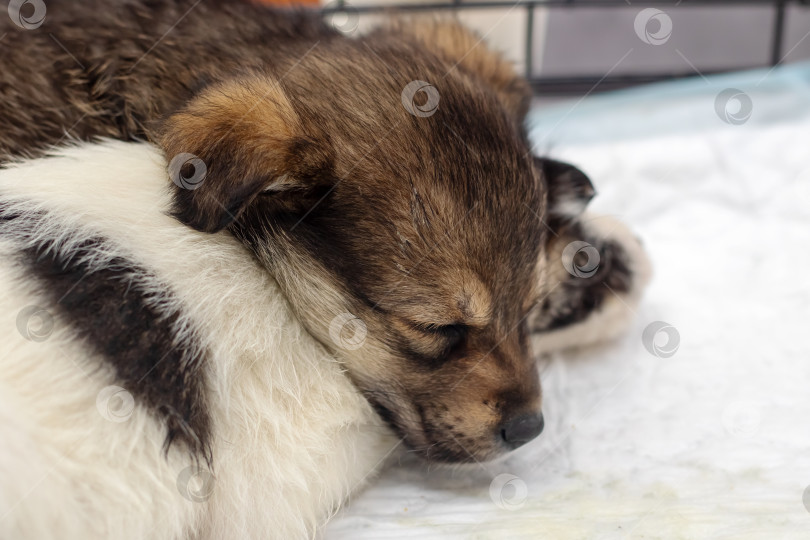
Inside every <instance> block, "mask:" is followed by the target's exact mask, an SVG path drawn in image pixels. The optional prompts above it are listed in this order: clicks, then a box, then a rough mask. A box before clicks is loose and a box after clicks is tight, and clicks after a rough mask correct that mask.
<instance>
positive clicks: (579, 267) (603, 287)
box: [529, 213, 651, 352]
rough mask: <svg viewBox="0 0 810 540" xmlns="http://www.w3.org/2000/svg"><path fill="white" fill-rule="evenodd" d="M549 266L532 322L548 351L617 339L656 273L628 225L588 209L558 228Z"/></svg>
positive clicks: (536, 338) (540, 348) (538, 343)
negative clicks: (652, 275) (544, 291)
mask: <svg viewBox="0 0 810 540" xmlns="http://www.w3.org/2000/svg"><path fill="white" fill-rule="evenodd" d="M546 269H547V270H546V281H547V283H546V284H545V290H546V291H547V293H546V296H545V298H544V300H543V301H542V302H541V303H540V305H539V306H538V308H537V309H536V310H535V312H534V313H533V314H532V316H531V319H530V325H529V326H530V330H531V331H532V332H533V334H534V335H533V338H532V341H533V343H534V345H535V348H536V350H538V351H542V352H547V351H550V350H555V349H562V348H568V347H574V346H577V347H581V346H587V345H592V344H595V343H598V342H601V341H605V340H608V339H611V338H614V337H616V336H617V335H618V334H620V333H621V332H622V331H623V330H624V329H625V328H626V327H627V325H628V323H629V321H630V320H631V318H632V317H633V315H634V313H635V309H636V306H637V305H638V301H639V299H640V297H641V293H642V291H643V290H644V288H645V286H646V285H647V283H648V282H649V279H650V274H651V268H650V262H649V259H648V258H647V255H646V254H645V252H644V250H643V249H642V247H641V243H640V242H639V240H638V238H637V237H636V236H635V235H634V234H633V233H632V232H631V231H630V230H629V229H628V228H627V227H626V226H625V225H624V224H623V223H621V222H619V221H617V220H616V219H614V218H612V217H608V216H596V215H591V214H588V213H585V214H582V215H581V216H579V217H577V218H576V219H573V220H571V221H569V222H568V223H566V224H564V225H562V226H560V227H559V228H558V229H557V230H556V231H555V232H554V235H552V238H551V241H550V243H549V247H548V250H547V266H546Z"/></svg>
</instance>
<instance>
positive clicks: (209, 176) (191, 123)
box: [159, 76, 333, 232]
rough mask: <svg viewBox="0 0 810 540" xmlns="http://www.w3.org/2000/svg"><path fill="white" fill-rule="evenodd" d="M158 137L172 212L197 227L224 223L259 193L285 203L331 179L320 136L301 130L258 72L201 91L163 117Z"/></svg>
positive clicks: (281, 96) (210, 228)
mask: <svg viewBox="0 0 810 540" xmlns="http://www.w3.org/2000/svg"><path fill="white" fill-rule="evenodd" d="M159 140H160V143H161V144H162V146H163V149H164V150H165V152H166V158H167V159H168V161H169V176H170V178H171V179H172V181H173V182H174V184H175V185H176V186H177V187H176V191H175V195H174V202H173V207H172V214H173V215H174V216H175V217H176V218H177V219H179V220H180V221H182V222H183V223H185V224H187V225H189V226H191V227H193V228H195V229H197V230H200V231H204V232H216V231H219V230H221V229H223V228H224V227H226V226H228V225H229V224H230V223H232V222H233V221H234V220H236V219H237V218H238V217H239V215H240V214H241V213H242V212H243V211H244V210H245V208H247V207H248V206H249V205H250V204H251V203H252V202H253V201H254V200H255V199H256V198H257V197H258V196H260V195H267V196H269V197H273V198H276V199H278V202H279V204H280V205H282V204H283V205H285V207H287V208H289V206H290V204H291V201H293V205H294V201H295V200H296V198H300V199H301V200H304V199H306V196H305V194H306V193H307V192H309V191H311V190H313V189H314V188H317V187H318V186H319V185H322V184H323V183H329V182H331V180H332V174H331V168H332V163H333V155H332V150H331V145H330V144H329V142H328V140H326V139H325V138H324V137H323V136H313V135H312V134H307V133H305V130H304V127H303V125H302V122H301V119H300V117H299V115H298V114H297V113H296V111H295V110H294V108H293V105H292V104H291V103H290V100H289V99H288V97H287V96H286V94H285V93H284V91H283V89H282V88H281V86H280V85H279V84H278V82H276V81H274V80H272V79H270V78H268V77H265V76H251V77H246V78H242V79H234V80H231V81H226V82H223V83H219V84H216V85H213V86H211V87H208V88H206V89H205V90H203V91H202V92H201V93H200V94H198V95H197V96H195V97H194V98H193V99H192V100H191V101H190V102H189V103H188V105H186V106H185V107H184V108H183V109H182V110H180V111H179V112H177V113H175V114H174V115H172V116H171V117H169V119H168V120H167V121H166V122H165V124H164V125H163V128H162V130H161V135H160V139H159Z"/></svg>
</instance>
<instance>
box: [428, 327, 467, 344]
mask: <svg viewBox="0 0 810 540" xmlns="http://www.w3.org/2000/svg"><path fill="white" fill-rule="evenodd" d="M424 330H425V332H427V333H431V334H434V335H438V336H441V337H442V339H444V340H445V344H446V346H447V348H450V349H452V348H453V347H455V346H456V345H458V344H459V343H461V340H463V339H464V337H465V336H466V335H467V331H468V330H469V329H468V328H467V326H465V325H463V324H461V323H455V324H444V325H437V326H429V327H425V328H424Z"/></svg>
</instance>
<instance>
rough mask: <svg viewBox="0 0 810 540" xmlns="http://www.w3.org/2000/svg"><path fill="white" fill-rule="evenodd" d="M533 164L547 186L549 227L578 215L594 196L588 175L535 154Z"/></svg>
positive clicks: (558, 225)
mask: <svg viewBox="0 0 810 540" xmlns="http://www.w3.org/2000/svg"><path fill="white" fill-rule="evenodd" d="M534 163H535V167H537V168H538V169H539V170H540V171H542V172H543V175H544V176H545V178H546V183H547V185H548V216H549V226H550V227H552V228H553V229H557V228H558V227H560V226H562V225H564V224H566V223H568V222H570V221H572V220H574V219H576V218H578V217H579V216H580V215H582V213H583V212H584V211H585V208H586V207H587V206H588V203H589V202H591V199H593V198H594V196H595V195H596V190H595V189H594V187H593V184H592V183H591V180H590V178H588V176H587V175H586V174H585V173H584V172H582V171H581V170H579V169H577V168H576V167H574V166H573V165H570V164H568V163H563V162H562V161H556V160H553V159H548V158H541V157H535V158H534Z"/></svg>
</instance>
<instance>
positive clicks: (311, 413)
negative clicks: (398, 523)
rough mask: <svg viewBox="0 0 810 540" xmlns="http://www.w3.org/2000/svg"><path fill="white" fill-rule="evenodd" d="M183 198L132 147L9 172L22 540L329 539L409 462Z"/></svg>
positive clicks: (10, 412)
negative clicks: (178, 203) (374, 477)
mask: <svg viewBox="0 0 810 540" xmlns="http://www.w3.org/2000/svg"><path fill="white" fill-rule="evenodd" d="M89 164H92V166H91V165H89ZM166 178H167V176H166V163H165V160H164V158H163V156H162V155H161V153H160V152H159V151H158V150H156V149H155V148H154V147H152V146H150V145H147V144H136V143H123V142H104V143H102V144H84V145H81V146H78V147H74V148H69V149H65V150H62V151H59V152H58V154H56V155H55V156H53V157H49V158H46V159H41V160H34V161H29V162H23V163H20V164H16V165H12V166H10V168H8V169H6V170H3V171H0V441H2V443H0V538H2V539H49V538H54V539H56V538H59V539H73V538H76V539H82V540H84V539H92V538H115V539H116V540H124V539H128V538H133V539H135V538H139V539H141V538H150V539H158V538H166V539H173V538H216V539H220V538H301V537H307V536H312V535H313V534H314V532H315V531H316V529H317V527H318V526H319V525H321V524H322V523H324V521H325V520H326V519H327V518H328V516H329V515H330V514H331V513H332V512H334V511H335V510H336V509H337V508H338V507H339V505H340V504H341V502H342V501H344V500H345V498H346V497H347V495H348V494H350V493H351V491H352V490H353V489H356V488H357V487H359V486H360V485H362V484H363V482H364V481H365V479H366V478H367V477H368V476H369V475H370V474H371V473H372V472H373V471H374V470H375V467H376V466H377V465H379V464H380V462H381V461H382V460H383V459H384V457H385V456H386V454H387V453H388V452H389V451H390V450H391V449H392V448H393V447H394V444H395V439H393V438H392V437H391V436H390V435H389V431H388V429H387V428H384V427H382V425H381V423H380V420H379V419H378V418H377V417H376V415H375V414H374V413H373V412H372V410H371V408H370V406H369V405H368V403H367V401H366V400H365V399H364V398H363V397H362V396H360V395H359V394H358V393H357V391H356V390H355V389H354V387H353V385H352V384H351V383H350V381H349V379H348V378H347V377H346V376H345V375H344V374H343V373H342V370H341V366H340V365H339V364H338V363H337V361H336V360H335V358H334V357H333V356H331V355H330V354H329V353H328V352H327V351H326V350H325V349H324V347H323V346H322V345H321V344H320V343H319V342H317V341H316V340H315V339H314V338H312V337H311V336H310V335H309V334H308V333H307V332H306V331H305V330H304V329H303V328H302V326H301V325H300V324H299V322H298V321H297V319H296V318H295V317H294V316H293V315H292V313H291V311H290V308H289V306H288V304H287V301H286V299H285V298H284V297H283V296H282V294H281V292H280V291H279V289H278V286H277V284H276V282H275V281H274V279H273V278H272V277H271V276H270V274H268V272H267V271H266V270H265V269H264V268H262V267H261V266H260V265H259V264H258V263H257V262H255V260H254V257H253V256H251V254H250V253H248V252H247V250H246V248H245V247H244V246H243V245H242V244H241V243H240V242H238V241H237V240H235V239H234V238H233V237H232V236H231V235H230V234H228V233H226V232H222V233H217V234H213V235H212V234H206V233H200V232H197V231H195V230H192V229H191V228H189V227H187V226H184V225H182V224H181V223H179V222H178V221H176V220H175V219H173V218H171V217H169V216H168V215H167V210H168V206H169V204H170V202H171V201H170V193H169V185H167V184H169V182H168V181H167V180H166Z"/></svg>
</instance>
